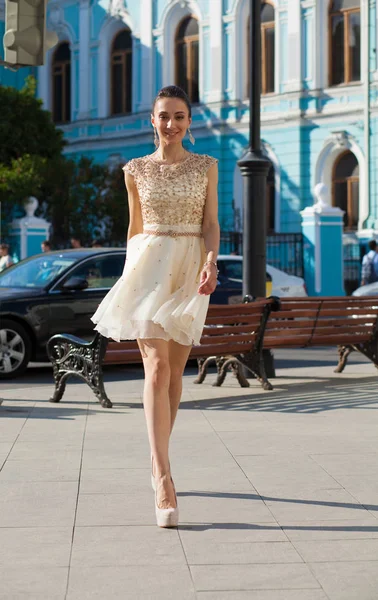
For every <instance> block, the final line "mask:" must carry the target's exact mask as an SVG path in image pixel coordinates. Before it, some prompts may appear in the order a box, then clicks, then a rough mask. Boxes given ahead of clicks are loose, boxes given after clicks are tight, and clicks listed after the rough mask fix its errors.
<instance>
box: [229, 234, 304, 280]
mask: <svg viewBox="0 0 378 600" xmlns="http://www.w3.org/2000/svg"><path fill="white" fill-rule="evenodd" d="M221 252H222V253H224V254H231V253H233V254H242V253H243V234H242V233H241V232H239V231H224V232H222V233H221ZM266 260H267V262H268V263H269V264H270V265H271V266H272V267H276V268H277V269H281V270H282V271H285V273H288V274H289V275H297V276H298V277H303V276H304V265H303V235H302V233H273V234H270V235H268V236H267V239H266Z"/></svg>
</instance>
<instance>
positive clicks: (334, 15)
mask: <svg viewBox="0 0 378 600" xmlns="http://www.w3.org/2000/svg"><path fill="white" fill-rule="evenodd" d="M329 48H330V60H329V73H330V77H329V83H330V85H340V84H345V83H350V82H351V81H360V79H361V11H360V2H359V0H333V1H332V2H331V4H330V11H329Z"/></svg>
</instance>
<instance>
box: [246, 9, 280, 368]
mask: <svg viewBox="0 0 378 600" xmlns="http://www.w3.org/2000/svg"><path fill="white" fill-rule="evenodd" d="M249 7H250V12H249V14H250V19H251V21H250V29H249V34H250V38H249V64H250V73H249V79H250V89H249V147H248V150H247V152H246V154H245V155H244V156H243V157H242V158H241V159H240V160H239V161H238V165H239V167H240V171H241V174H242V175H243V177H244V186H243V187H244V191H243V295H244V296H247V295H248V296H253V297H260V298H263V297H265V295H266V180H267V175H268V171H269V167H270V162H269V161H268V160H267V159H266V158H265V157H264V155H263V154H262V152H261V135H260V108H261V0H249ZM263 353H264V363H265V370H266V374H267V376H268V377H273V376H274V363H273V356H272V354H271V353H270V351H269V350H264V351H263ZM245 374H246V375H247V373H245ZM247 376H250V374H248V375H247Z"/></svg>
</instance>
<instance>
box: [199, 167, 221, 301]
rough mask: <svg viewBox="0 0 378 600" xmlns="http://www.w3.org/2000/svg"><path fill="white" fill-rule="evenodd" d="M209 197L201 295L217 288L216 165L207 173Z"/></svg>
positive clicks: (206, 210)
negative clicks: (205, 255) (205, 256)
mask: <svg viewBox="0 0 378 600" xmlns="http://www.w3.org/2000/svg"><path fill="white" fill-rule="evenodd" d="M207 176H208V185H207V197H206V204H205V211H204V216H203V223H202V235H203V239H204V242H205V248H206V253H207V258H206V260H207V261H209V262H207V263H206V264H205V265H204V267H203V269H202V272H201V280H200V285H199V288H198V293H199V294H205V295H208V294H212V292H213V291H214V290H215V288H216V286H217V268H216V266H215V264H213V263H216V261H217V257H218V252H219V238H220V230H219V222H218V166H217V164H214V165H212V166H211V167H210V169H209V170H208V173H207Z"/></svg>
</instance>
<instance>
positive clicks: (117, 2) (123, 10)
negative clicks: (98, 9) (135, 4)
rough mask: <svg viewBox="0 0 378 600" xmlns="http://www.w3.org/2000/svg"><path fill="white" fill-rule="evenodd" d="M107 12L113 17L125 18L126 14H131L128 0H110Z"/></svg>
mask: <svg viewBox="0 0 378 600" xmlns="http://www.w3.org/2000/svg"><path fill="white" fill-rule="evenodd" d="M106 12H107V13H108V15H110V16H111V17H114V18H115V19H120V20H123V18H124V17H125V16H128V17H129V16H130V13H129V11H128V8H127V2H126V0H109V5H108V9H107V11H106Z"/></svg>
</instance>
